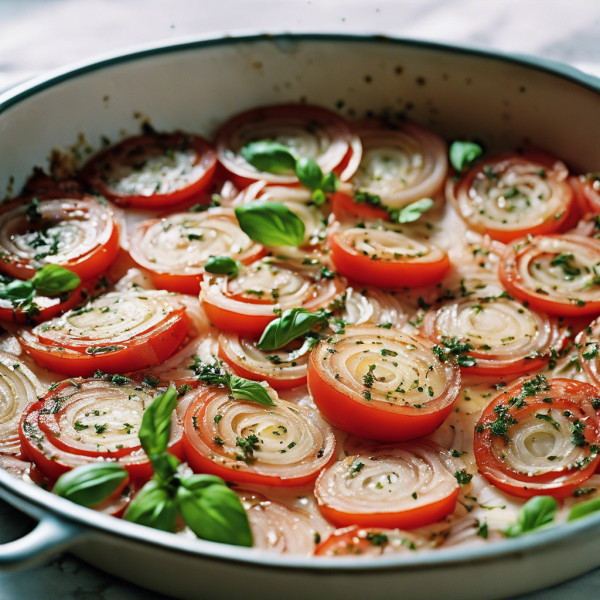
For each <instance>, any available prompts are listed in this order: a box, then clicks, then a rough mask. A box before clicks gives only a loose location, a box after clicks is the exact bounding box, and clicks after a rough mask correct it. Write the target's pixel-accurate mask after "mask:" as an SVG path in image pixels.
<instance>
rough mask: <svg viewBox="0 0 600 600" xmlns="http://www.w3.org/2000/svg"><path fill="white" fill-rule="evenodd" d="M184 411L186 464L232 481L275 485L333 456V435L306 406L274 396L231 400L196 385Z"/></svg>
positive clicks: (295, 480) (299, 477)
mask: <svg viewBox="0 0 600 600" xmlns="http://www.w3.org/2000/svg"><path fill="white" fill-rule="evenodd" d="M190 394H191V395H192V400H191V403H190V404H189V407H188V409H187V411H186V413H185V417H184V431H185V437H184V447H185V453H186V458H187V461H188V464H189V465H190V466H191V467H192V469H194V471H196V472H199V473H211V474H213V475H217V476H219V477H222V478H223V479H225V480H227V481H234V482H236V483H246V484H257V485H270V486H277V487H289V486H301V485H305V484H308V483H310V482H312V481H314V480H315V478H316V477H317V475H318V474H319V471H320V470H321V469H322V468H323V467H325V466H326V465H328V464H329V463H330V462H331V461H332V460H333V458H334V456H335V436H334V434H333V431H332V430H331V429H330V428H329V427H327V425H325V424H324V423H323V422H322V421H321V419H320V418H319V416H318V414H317V413H316V412H315V411H313V410H311V409H310V408H306V407H301V406H298V405H296V404H293V403H291V402H286V401H284V400H281V399H279V398H277V397H276V396H275V394H274V393H273V396H274V398H273V399H274V402H275V404H276V406H263V405H261V404H258V403H256V402H251V401H242V400H234V399H233V398H230V395H229V390H225V389H221V388H209V387H201V388H198V389H197V390H194V391H193V392H190Z"/></svg>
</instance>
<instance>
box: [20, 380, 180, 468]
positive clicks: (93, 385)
mask: <svg viewBox="0 0 600 600" xmlns="http://www.w3.org/2000/svg"><path fill="white" fill-rule="evenodd" d="M159 393H160V391H159V390H156V389H154V388H151V387H148V386H139V385H137V384H136V383H135V382H134V381H132V380H131V379H128V378H126V377H120V378H116V379H115V378H113V379H112V380H109V381H107V380H104V379H73V380H67V381H64V382H62V383H61V384H59V385H58V386H57V387H56V388H55V389H53V390H51V391H49V392H48V393H47V394H46V395H45V396H44V397H43V398H42V399H41V400H40V401H38V402H35V403H33V404H30V405H29V407H28V408H27V411H26V412H25V414H24V415H23V419H22V421H21V426H20V430H19V435H20V438H21V445H22V450H23V454H24V455H25V456H26V457H27V458H28V459H29V460H31V461H32V462H33V463H35V464H36V466H37V467H38V468H39V469H40V471H42V473H44V475H45V476H46V477H48V478H49V479H52V480H54V479H56V478H57V477H58V476H60V475H61V474H62V473H65V472H67V471H68V470H69V469H72V468H73V467H76V466H78V465H82V464H86V463H89V462H94V461H100V460H116V461H117V462H119V464H121V465H122V466H123V467H124V468H125V469H127V470H128V472H129V474H130V476H131V477H132V479H140V480H143V479H147V478H149V477H150V476H151V475H152V467H151V465H150V461H149V459H148V457H147V456H146V454H145V452H144V451H143V449H142V447H141V445H140V441H139V438H138V436H137V432H138V430H139V427H140V425H141V421H142V416H143V414H144V411H145V409H146V408H147V407H148V405H149V404H150V403H151V402H152V400H153V399H154V398H155V397H156V396H157V395H158V394H159ZM182 433H183V430H182V427H181V426H180V425H179V423H178V421H177V420H176V419H173V421H172V425H171V438H170V441H169V452H171V453H173V454H175V455H176V456H178V457H180V458H181V456H182V448H181V438H182Z"/></svg>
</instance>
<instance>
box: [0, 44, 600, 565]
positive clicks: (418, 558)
mask: <svg viewBox="0 0 600 600" xmlns="http://www.w3.org/2000/svg"><path fill="white" fill-rule="evenodd" d="M264 41H271V42H274V43H275V42H281V41H288V42H289V41H308V42H311V41H315V42H332V43H347V42H350V43H352V42H358V43H371V44H388V45H395V46H406V47H414V48H419V49H423V50H432V51H440V52H446V53H448V54H458V55H467V56H473V57H476V58H482V59H485V60H493V61H497V62H503V63H508V64H513V65H517V66H520V67H525V68H529V69H533V70H537V71H540V72H543V73H547V74H549V75H552V76H554V77H558V78H559V79H563V80H566V81H569V82H572V83H575V84H578V85H579V86H581V87H584V88H586V89H588V90H591V91H593V92H595V93H597V94H599V95H600V78H597V77H595V76H593V75H589V74H587V73H583V72H582V71H579V70H578V69H576V68H575V67H572V66H570V65H567V64H562V63H559V62H555V61H552V60H548V59H544V58H539V57H533V56H527V55H522V54H517V53H507V52H502V51H496V50H486V49H480V48H476V47H472V46H467V45H457V44H446V43H440V42H433V41H425V40H416V39H410V38H402V37H395V36H388V35H378V34H346V33H310V32H293V33H274V34H271V33H248V32H243V33H239V34H234V35H231V34H229V33H221V34H219V33H212V34H206V35H202V36H193V37H189V38H183V39H179V40H174V41H171V40H169V41H160V42H152V43H148V44H143V45H136V46H133V47H127V48H124V49H121V50H116V51H113V52H109V53H105V54H101V55H97V56H94V57H91V58H89V59H85V60H82V61H78V62H75V63H72V64H70V65H67V66H65V67H61V68H59V69H55V70H53V71H50V72H49V73H47V74H44V75H41V76H38V77H35V78H33V79H31V80H29V81H26V82H24V83H21V84H19V85H17V86H15V87H13V88H11V89H9V90H8V91H6V92H4V93H3V94H0V114H2V113H4V112H5V111H6V110H8V109H9V108H11V107H12V106H15V105H16V104H18V103H19V102H22V101H24V100H26V99H27V98H29V97H31V96H34V95H36V94H38V93H40V92H42V91H44V90H46V89H48V88H51V87H53V86H55V85H58V84H60V83H63V82H65V81H68V80H70V79H75V78H77V77H80V76H82V75H85V74H87V73H91V72H94V71H98V70H101V69H104V68H108V67H111V66H114V65H118V64H121V63H128V62H134V61H137V60H142V59H144V58H148V57H154V56H159V55H167V54H170V53H173V52H184V51H188V50H190V51H191V50H198V49H202V48H211V47H218V46H227V45H233V44H240V43H248V44H253V43H258V42H264ZM0 497H2V498H4V499H5V500H7V501H9V502H12V503H14V504H15V505H17V507H18V505H21V504H25V505H26V506H29V507H33V510H30V511H27V510H26V511H25V512H29V514H36V515H39V514H40V513H41V514H43V515H51V516H55V517H56V516H58V517H59V518H60V520H61V521H62V522H63V523H65V524H66V525H68V526H70V527H73V525H75V526H76V528H79V530H80V533H83V535H84V536H89V535H92V536H93V535H94V534H96V535H98V534H100V535H107V534H109V535H110V536H113V537H118V538H125V539H126V540H128V541H133V542H138V543H144V544H146V545H152V546H154V547H155V548H158V549H163V550H169V551H170V552H177V553H183V554H188V555H199V556H202V558H203V559H208V560H225V561H227V562H236V563H243V564H244V565H247V566H255V567H267V568H275V569H290V568H292V569H294V571H299V570H300V571H319V572H323V571H327V572H335V571H338V572H343V573H344V574H348V572H349V571H350V570H352V571H356V572H357V573H358V574H359V575H360V574H361V573H364V572H365V571H389V570H415V569H418V570H422V569H432V568H439V567H450V566H452V565H456V564H462V563H478V564H479V563H485V562H492V561H494V562H495V561H497V560H498V559H500V558H504V559H511V558H513V559H516V558H520V557H521V555H522V554H523V553H527V552H530V551H534V550H536V549H537V550H539V549H540V548H542V547H545V548H550V547H552V546H556V545H557V544H561V543H564V542H567V541H569V540H573V539H575V538H584V537H586V538H587V537H590V536H592V535H594V534H596V533H598V532H600V514H597V515H592V516H590V517H587V518H585V519H581V520H579V521H576V522H573V523H561V524H559V525H557V526H555V527H550V528H548V529H546V530H543V531H540V532H537V533H536V534H535V535H530V536H523V537H521V538H512V539H507V540H503V541H502V542H497V543H490V544H489V545H487V546H475V547H471V548H466V549H463V550H460V549H458V548H454V547H449V548H446V549H440V550H435V551H430V552H425V553H421V552H415V553H414V554H407V555H399V556H394V555H390V556H381V557H378V558H373V559H364V558H362V559H360V560H357V559H356V558H353V557H348V558H344V557H340V558H324V557H323V558H318V559H315V558H314V557H313V556H309V557H298V556H286V555H275V554H270V553H268V552H261V551H257V550H256V549H253V548H241V547H238V546H230V545H225V544H218V543H215V542H208V541H205V540H192V539H187V538H182V537H181V536H176V535H173V534H170V533H165V532H162V531H158V530H155V529H151V528H149V527H143V526H141V525H136V524H134V523H129V522H126V521H122V520H120V519H114V518H113V517H110V516H108V515H103V514H99V513H97V512H95V511H93V510H90V509H87V508H84V507H81V506H78V505H75V504H73V503H72V502H69V501H68V500H65V499H64V498H60V497H58V496H55V495H53V494H51V493H49V492H46V491H45V490H43V489H41V488H38V487H36V486H33V485H31V484H29V483H26V482H25V481H22V480H19V479H15V478H14V476H12V475H10V474H9V473H8V472H7V471H4V470H3V469H0ZM79 538H80V535H77V534H75V535H74V536H73V541H72V542H71V543H72V544H73V543H76V541H77V539H79Z"/></svg>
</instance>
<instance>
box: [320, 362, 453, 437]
mask: <svg viewBox="0 0 600 600" xmlns="http://www.w3.org/2000/svg"><path fill="white" fill-rule="evenodd" d="M308 389H309V390H310V393H311V395H312V397H313V401H314V403H315V404H316V406H317V408H318V409H319V412H320V413H321V415H322V416H323V417H324V418H325V419H326V420H327V421H329V422H330V423H331V424H332V425H334V426H335V427H337V428H339V429H342V430H343V431H345V432H347V433H351V434H353V435H356V436H358V437H363V438H367V439H372V440H377V441H379V442H385V443H394V442H403V441H407V440H413V439H416V438H419V437H423V436H425V435H428V434H430V433H431V432H433V431H435V430H436V429H437V428H438V427H439V426H440V425H441V424H442V422H443V421H444V419H446V417H447V416H448V415H449V414H450V413H451V412H452V409H453V407H454V403H455V402H456V399H454V400H453V401H452V402H451V403H449V404H448V406H445V407H443V408H442V409H440V410H438V411H435V412H433V413H424V414H419V415H406V414H401V413H398V412H392V411H385V410H381V409H378V408H376V407H374V406H366V405H364V404H361V403H359V402H356V401H355V400H353V399H352V398H350V397H349V396H346V395H345V394H343V393H341V392H339V391H338V390H336V389H335V387H334V385H333V384H332V383H330V382H329V381H325V379H324V378H323V377H321V375H320V373H319V369H318V367H316V366H315V359H314V357H313V356H312V355H311V358H310V359H309V363H308Z"/></svg>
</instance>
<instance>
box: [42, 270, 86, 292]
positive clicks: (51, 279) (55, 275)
mask: <svg viewBox="0 0 600 600" xmlns="http://www.w3.org/2000/svg"><path fill="white" fill-rule="evenodd" d="M31 283H32V284H33V286H34V287H35V289H36V290H37V291H38V292H41V293H42V294H48V295H54V294H62V293H63V292H70V291H71V290H74V289H75V288H76V287H77V286H79V285H80V284H81V279H80V278H79V276H78V275H75V273H72V272H71V271H69V270H68V269H64V268H63V267H59V266H58V265H46V266H45V267H44V268H43V269H41V270H39V271H38V272H37V273H36V274H35V275H34V276H33V278H32V279H31Z"/></svg>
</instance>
